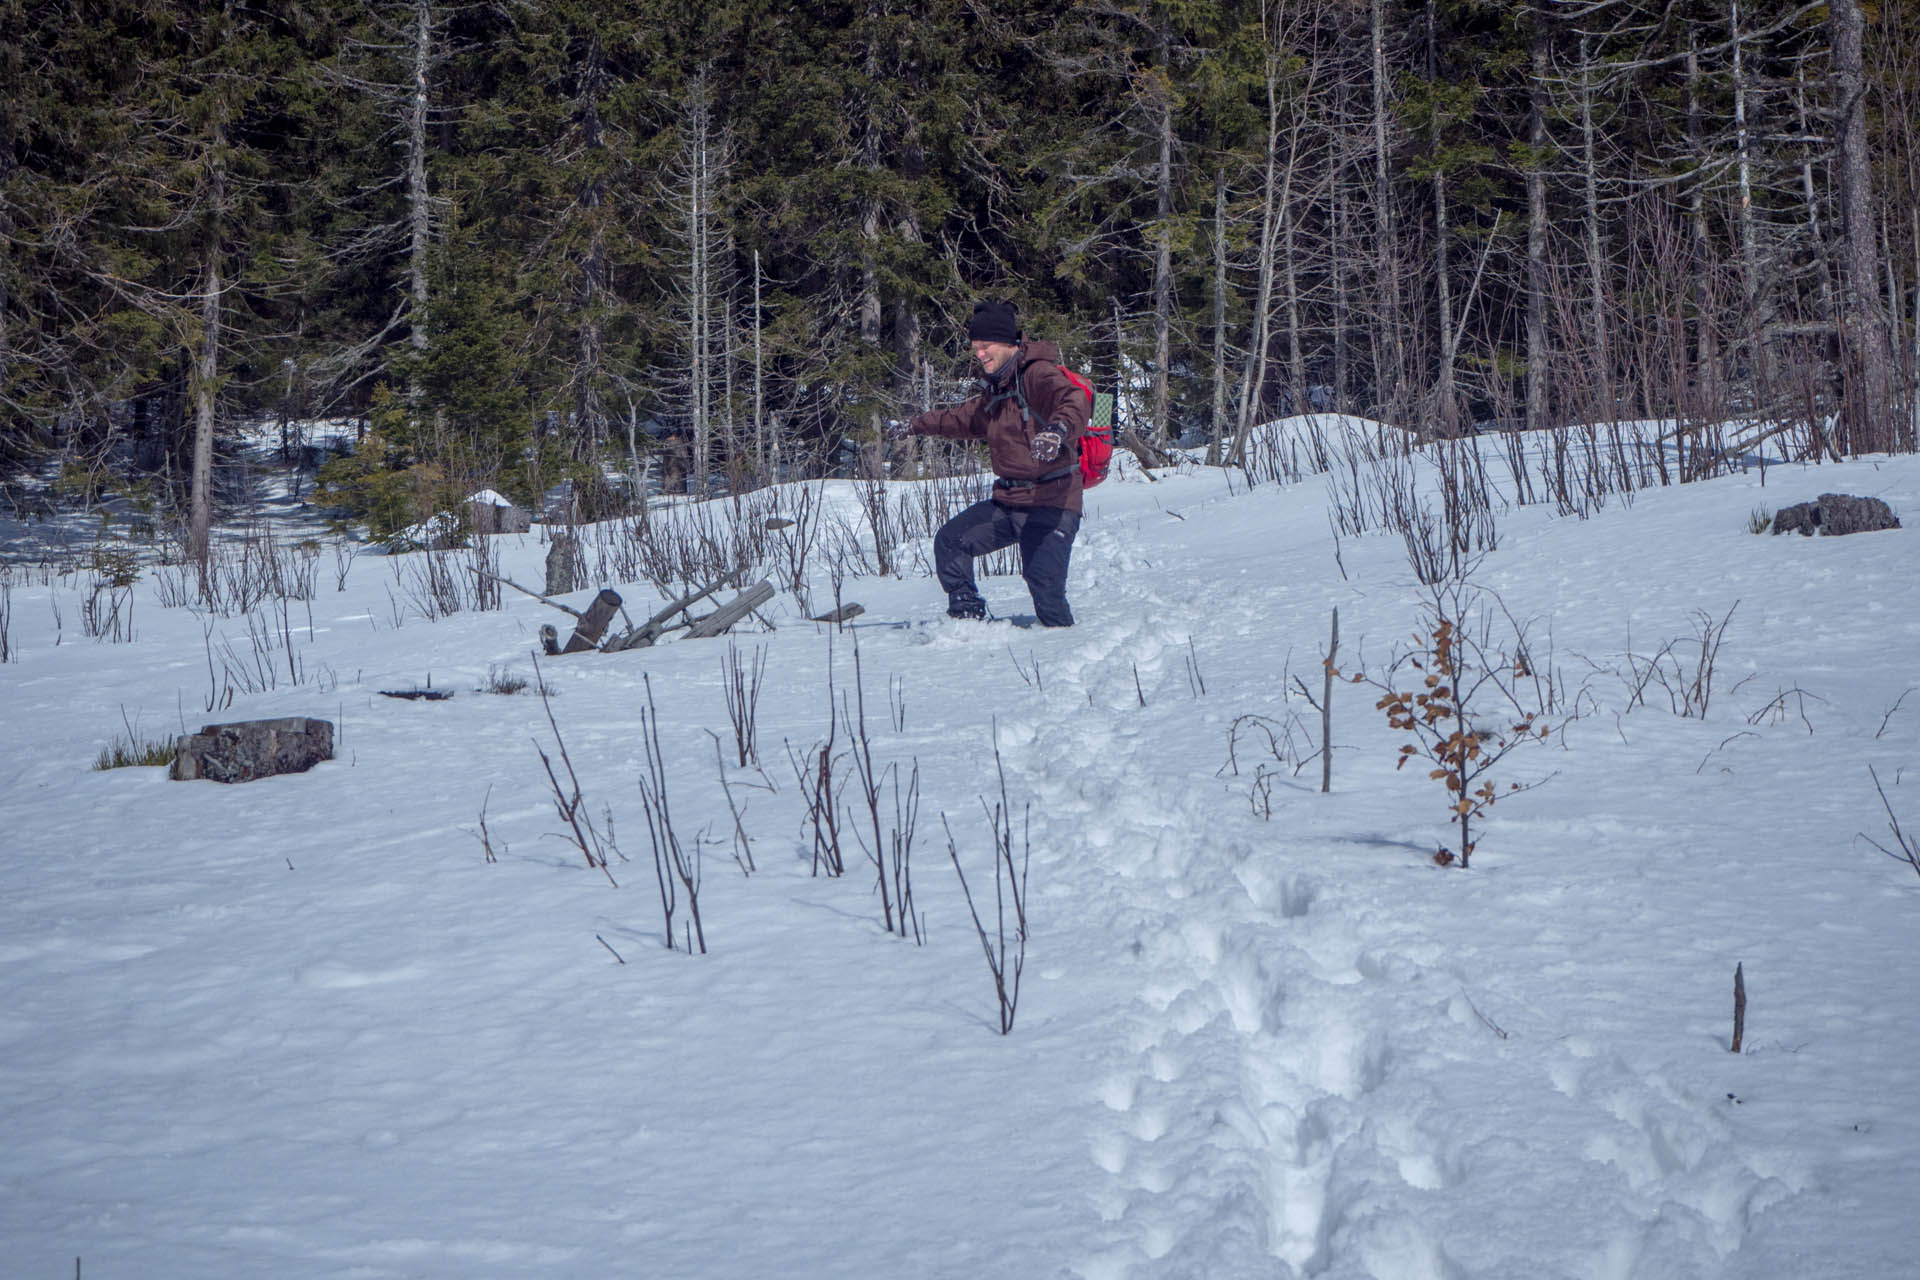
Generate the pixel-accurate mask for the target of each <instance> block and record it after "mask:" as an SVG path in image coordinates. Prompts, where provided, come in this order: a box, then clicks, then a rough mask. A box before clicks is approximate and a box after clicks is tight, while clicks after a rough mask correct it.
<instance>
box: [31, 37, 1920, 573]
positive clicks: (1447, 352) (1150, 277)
mask: <svg viewBox="0 0 1920 1280" xmlns="http://www.w3.org/2000/svg"><path fill="white" fill-rule="evenodd" d="M1917 31H1920V7H1916V3H1915V0H1889V3H1885V4H1882V5H1881V6H1879V7H1878V8H1874V9H1867V8H1864V7H1863V6H1862V4H1861V2H1860V0H1835V2H1834V3H1831V4H1818V5H1809V4H1801V3H1796V2H1794V0H1668V2H1664V3H1653V2H1651V0H1534V2H1533V3H1492V2H1487V0H1223V2H1217V3H1216V2H1204V3H1203V2H1201V0H1049V2H1048V3H1045V4H1041V3H1036V2H1035V0H999V2H997V3H993V4H991V5H989V4H987V3H984V2H983V0H963V3H960V4H957V5H956V4H951V3H947V4H932V3H924V2H922V0H828V2H827V3H818V2H810V3H808V4H806V5H798V4H791V3H770V2H768V0H715V2H713V3H708V4H690V3H682V2H678V0H675V2H671V3H670V2H667V0H639V2H637V3H617V4H616V3H611V2H609V0H540V2H537V3H536V2H534V0H492V2H491V3H454V2H452V0H373V2H372V3H362V2H356V3H352V4H348V3H343V2H341V0H290V2H289V3H286V4H280V5H274V6H253V5H249V4H243V3H239V2H237V0H226V2H224V3H210V2H200V3H189V2H187V0H98V2H95V3H81V2H80V0H49V2H47V3H31V2H29V0H0V79H3V80H4V87H5V90H6V92H5V94H4V97H3V98H0V241H3V242H4V245H5V256H4V260H0V468H5V469H8V470H19V469H21V468H24V467H28V466H39V465H42V464H43V463H44V462H45V460H46V459H47V458H48V457H49V456H58V457H60V458H61V459H63V460H64V462H65V467H66V472H69V473H71V474H72V475H74V476H76V477H79V479H77V480H75V481H74V482H75V483H77V484H85V485H99V484H106V483H114V484H121V483H128V482H129V479H130V477H145V478H146V482H147V483H149V484H150V485H151V486H153V487H154V488H155V489H157V490H158V491H159V492H160V493H161V495H162V496H163V498H164V500H165V501H167V502H168V503H169V504H170V505H171V506H172V507H173V508H174V509H177V510H179V511H180V512H182V513H183V514H184V515H185V516H186V517H187V527H188V529H189V531H190V536H195V537H204V530H205V525H206V520H207V518H208V514H209V508H210V504H211V501H212V484H211V480H210V468H211V467H212V464H213V459H214V456H215V451H216V449H217V447H218V444H219V442H220V440H221V438H222V436H223V434H224V432H225V430H226V429H227V428H228V427H230V426H231V425H232V424H234V423H236V422H239V421H243V420H258V419H262V418H266V419H279V420H287V419H292V420H298V419H302V418H308V417H321V416H353V417H355V418H358V419H359V420H361V421H362V422H364V423H365V424H366V425H367V427H368V428H369V434H368V435H367V438H366V439H365V440H364V441H363V442H362V445H361V448H360V449H359V451H358V454H357V456H356V457H355V458H354V459H353V460H352V462H351V464H342V466H341V467H340V469H339V470H337V471H336V473H335V475H334V477H333V479H334V481H335V484H336V491H337V492H339V493H341V494H343V495H349V496H351V498H352V500H353V501H355V502H356V503H358V504H359V505H360V506H361V507H362V508H363V509H365V510H369V511H372V510H375V509H380V510H386V511H388V513H389V516H390V518H391V519H395V520H398V519H402V518H405V517H406V514H407V513H408V512H410V511H412V510H413V509H415V508H417V506H418V505H419V504H420V503H421V502H424V501H429V500H437V499H438V498H439V497H440V496H442V494H441V491H442V490H444V489H446V488H448V487H450V486H457V485H464V484H467V483H470V482H473V481H486V482H489V483H493V484H495V485H497V486H499V487H502V488H506V489H508V490H510V491H513V492H515V493H517V494H519V495H522V496H526V495H530V494H531V493H533V492H537V491H539V490H540V489H542V488H544V487H545V486H547V485H550V484H551V483H553V482H554V481H556V480H558V479H560V478H563V477H567V478H572V479H574V480H576V481H577V482H578V484H577V487H576V491H577V492H579V493H581V494H582V495H583V497H584V498H585V499H586V500H587V501H588V503H589V505H591V503H592V501H593V500H594V496H595V493H596V491H597V489H598V488H599V487H600V486H601V484H602V481H601V479H600V477H602V476H604V474H605V473H606V472H607V470H608V469H609V468H611V469H614V470H620V469H627V468H633V467H637V466H639V465H641V464H642V462H643V461H644V459H645V457H646V455H647V454H649V453H650V452H654V451H658V450H662V449H667V450H670V451H672V452H673V453H674V455H675V457H676V464H675V473H676V475H680V474H683V473H684V475H685V477H686V483H688V484H690V485H692V486H694V487H696V488H698V487H701V486H705V485H708V484H711V483H715V482H717V481H718V480H719V479H720V478H722V477H725V478H726V479H727V480H728V481H729V482H731V483H732V484H734V485H736V486H737V485H742V484H751V483H754V482H756V481H757V480H759V479H761V478H764V477H767V476H769V475H775V474H779V475H790V474H796V473H802V472H806V471H808V470H818V469H820V468H823V467H827V466H830V465H833V464H834V459H835V458H836V456H837V455H838V454H839V453H840V451H841V450H843V449H844V448H845V446H846V445H847V443H848V442H853V443H855V444H864V445H871V444H872V442H873V441H875V439H876V438H877V428H878V427H879V425H880V424H881V423H883V422H884V421H885V420H887V419H888V418H891V417H895V416H898V415H900V414H901V413H903V412H904V411H905V410H906V409H907V408H908V407H910V406H913V405H916V404H920V403H924V402H925V401H926V400H928V399H929V398H937V397H940V396H944V395H948V394H952V392H953V389H954V386H953V384H954V381H955V379H956V377H957V376H959V375H960V374H961V372H962V368H963V366H962V360H961V355H962V344H961V325H962V323H963V321H964V316H965V313H966V310H967V307H968V304H969V303H970V302H971V300H972V299H973V298H975V297H977V296H980V295H983V294H993V295H1001V296H1007V297H1011V298H1013V299H1014V300H1016V301H1017V302H1018V303H1019V305H1020V307H1021V309H1022V313H1023V315H1024V316H1025V318H1026V320H1027V322H1028V325H1029V327H1030V328H1031V329H1033V330H1034V331H1036V332H1045V333H1046V334H1047V335H1048V336H1052V337H1057V338H1059V339H1060V340H1061V341H1062V343H1063V345H1064V347H1065V348H1066V349H1067V351H1068V352H1069V355H1070V357H1071V358H1072V359H1073V360H1075V361H1076V362H1077V363H1078V364H1080V365H1081V366H1082V367H1083V368H1085V369H1086V370H1088V371H1089V372H1090V373H1092V374H1094V375H1095V377H1096V378H1097V379H1098V380H1099V381H1100V382H1101V383H1102V384H1103V385H1104V386H1108V387H1118V388H1119V389H1121V390H1122V391H1123V392H1124V393H1125V394H1124V395H1123V397H1122V403H1123V405H1125V406H1128V407H1129V410H1130V412H1131V414H1132V420H1131V421H1130V422H1129V423H1128V424H1127V425H1130V426H1132V427H1134V428H1135V429H1136V430H1138V431H1139V432H1140V433H1141V434H1142V435H1143V436H1145V437H1147V438H1148V439H1149V440H1157V441H1167V440H1172V439H1180V440H1183V441H1186V442H1188V443H1192V442H1196V441H1202V440H1204V441H1206V442H1208V444H1209V447H1210V449H1211V451H1212V454H1213V456H1214V457H1216V458H1223V459H1231V458H1232V457H1233V456H1234V455H1235V453H1236V451H1237V450H1239V449H1242V448H1244V444H1245V439H1246V433H1247V431H1248V429H1249V428H1250V427H1251V426H1252V425H1254V424H1256V423H1258V422H1260V421H1263V420H1266V419H1268V418H1271V417H1272V416H1274V415H1276V414H1278V413H1281V412H1285V411H1288V410H1290V409H1293V408H1296V407H1297V408H1305V407H1307V406H1310V405H1311V406H1316V407H1333V408H1340V409H1345V410H1351V411H1357V412H1363V413H1369V414H1372V415H1374V416H1377V417H1380V418H1382V419H1384V420H1386V421H1390V422H1394V423H1397V424H1400V425H1403V426H1407V427H1409V428H1411V429H1414V430H1417V431H1420V432H1422V433H1426V434H1447V433H1456V432H1460V431H1464V430H1467V429H1470V427H1471V426H1472V424H1474V423H1475V422H1477V421H1479V422H1484V421H1485V420H1488V419H1494V420H1499V421H1507V422H1516V423H1522V422H1523V423H1525V424H1527V425H1530V426H1546V425H1554V424H1558V423H1563V422H1569V421H1606V420H1614V419H1620V418H1642V417H1644V418H1660V419H1675V420H1677V421H1678V422H1679V423H1680V424H1681V427H1682V430H1683V431H1684V429H1685V428H1686V427H1687V425H1688V424H1704V423H1710V422H1716V421H1720V420H1723V419H1725V418H1728V417H1730V416H1741V417H1748V418H1752V419H1753V420H1755V421H1756V422H1758V423H1761V424H1766V423H1774V422H1777V423H1781V424H1786V423H1789V422H1791V423H1795V424H1798V425H1797V426H1796V427H1795V429H1794V430H1795V439H1796V440H1797V441H1803V443H1802V445H1801V447H1804V448H1809V449H1816V450H1818V451H1820V452H1822V453H1825V454H1830V455H1833V456H1839V455H1842V454H1846V453H1850V452H1861V451H1878V450H1884V449H1894V448H1912V447H1914V435H1913V431H1914V418H1913V402H1914V386H1915V382H1916V366H1917V365H1920V345H1917V344H1916V338H1915V323H1914V320H1915V312H1916V309H1917V308H1920V295H1917V294H1916V274H1915V272H1916V259H1917V258H1920V146H1916V139H1915V133H1914V129H1915V126H1914V124H1913V122H1914V121H1915V120H1916V119H1920V36H1917V35H1916V32H1917ZM1809 424H1810V425H1809ZM63 474H64V473H63Z"/></svg>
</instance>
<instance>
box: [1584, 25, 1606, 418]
mask: <svg viewBox="0 0 1920 1280" xmlns="http://www.w3.org/2000/svg"><path fill="white" fill-rule="evenodd" d="M1580 168H1581V176H1582V178H1583V182H1584V194H1585V197H1586V214H1585V216H1586V227H1585V230H1586V238H1587V342H1588V343H1589V345H1590V346H1591V347H1592V351H1593V354H1592V364H1593V372H1594V376H1595V377H1596V378H1597V379H1598V385H1597V386H1596V388H1595V399H1596V402H1597V403H1598V404H1599V405H1600V406H1601V407H1602V408H1603V409H1604V410H1605V412H1606V413H1607V414H1608V416H1611V415H1612V414H1613V413H1614V397H1613V352H1612V349H1611V343H1610V342H1609V340H1608V337H1609V335H1608V332H1607V283H1606V266H1607V262H1606V245H1605V242H1604V241H1603V239H1602V236H1601V228H1600V156H1599V143H1598V130H1597V129H1596V127H1595V124H1594V119H1593V62H1592V46H1591V44H1590V37H1589V36H1587V35H1586V34H1585V33H1584V32H1583V33H1582V34H1581V36H1580Z"/></svg>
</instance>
